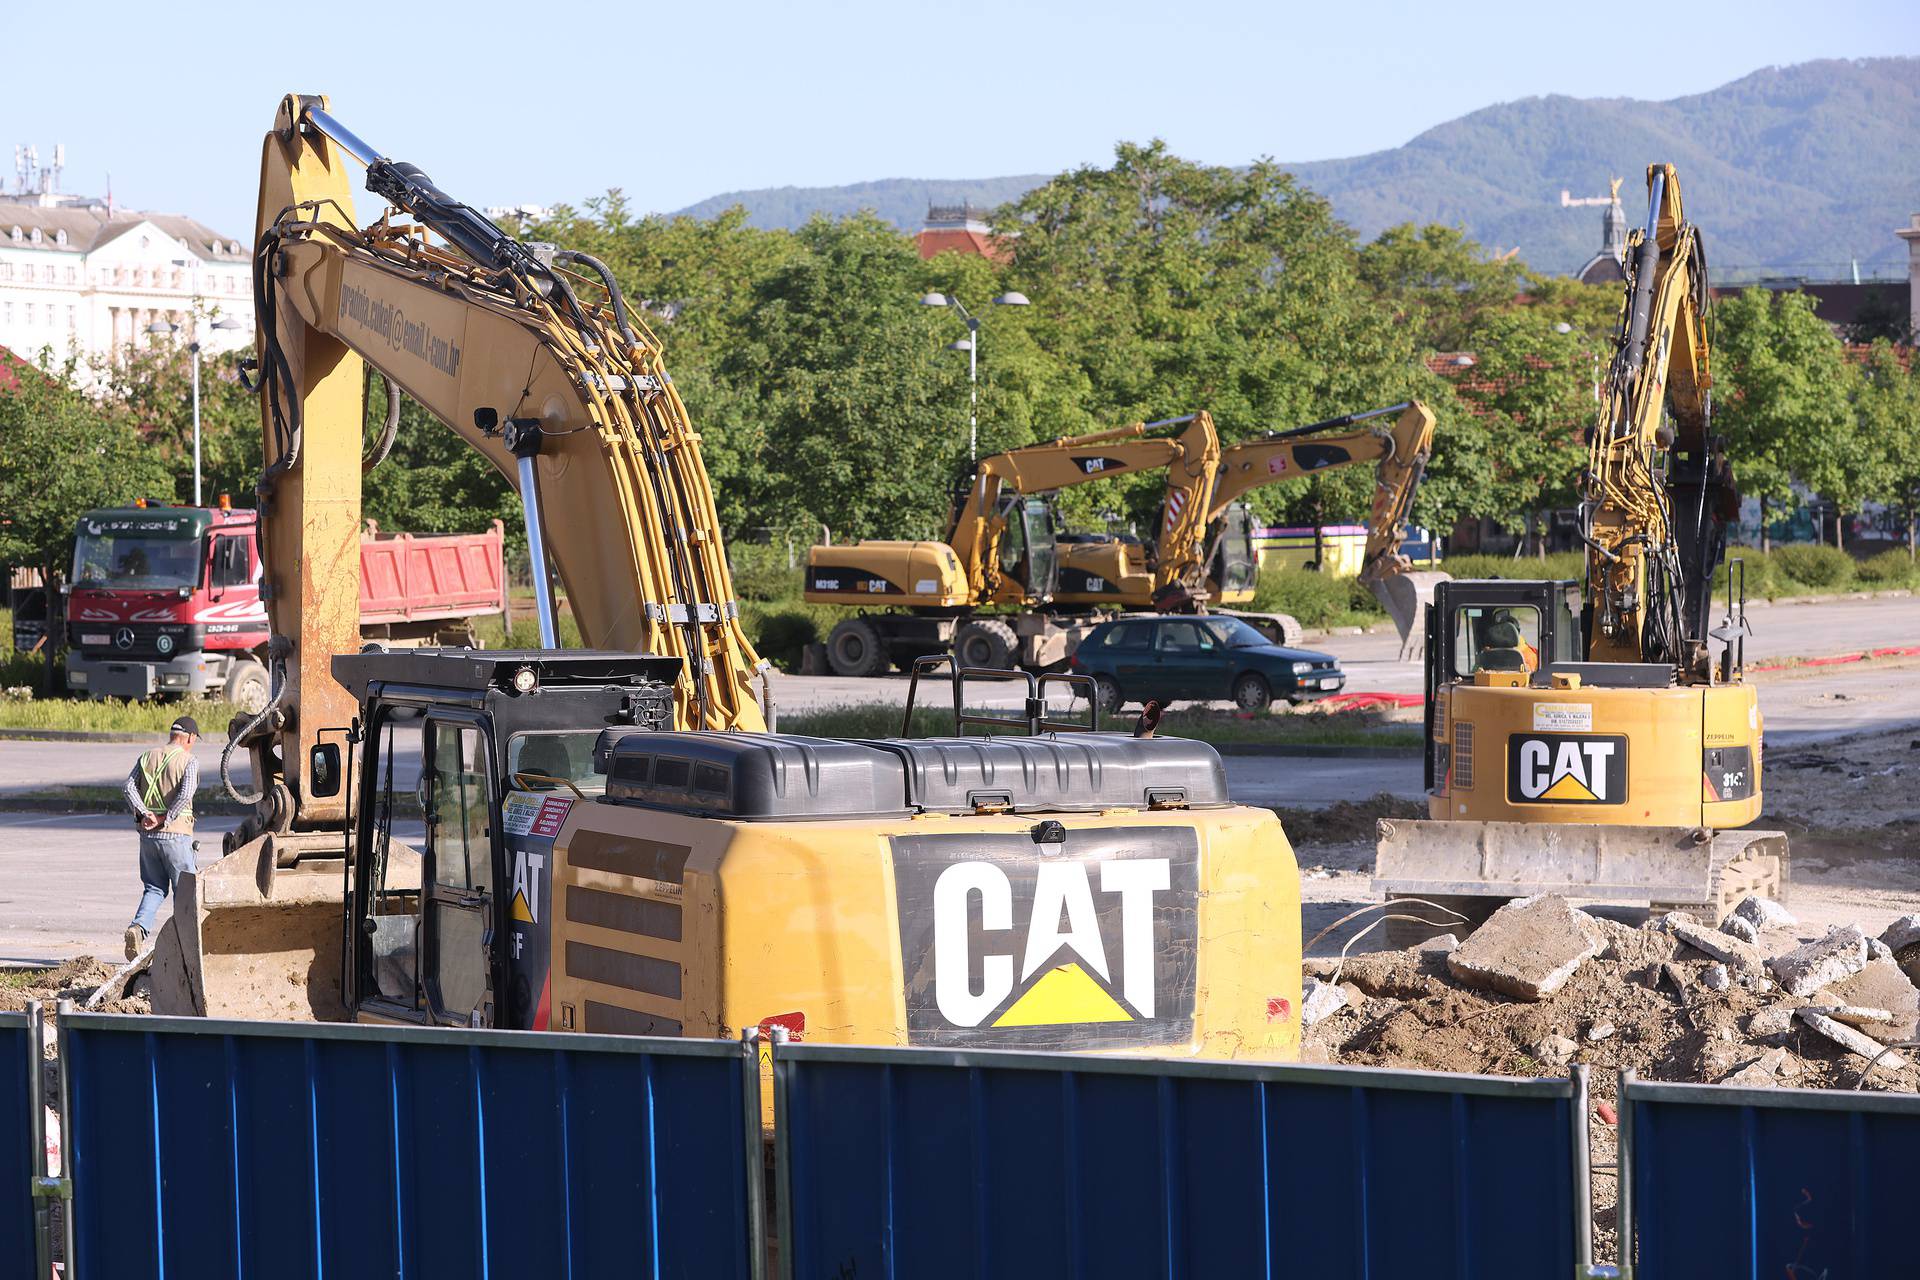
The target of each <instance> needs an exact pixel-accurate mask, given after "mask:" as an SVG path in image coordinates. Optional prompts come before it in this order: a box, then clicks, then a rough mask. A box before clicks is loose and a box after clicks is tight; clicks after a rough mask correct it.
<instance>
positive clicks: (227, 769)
mask: <svg viewBox="0 0 1920 1280" xmlns="http://www.w3.org/2000/svg"><path fill="white" fill-rule="evenodd" d="M271 678H272V681H273V696H272V697H270V698H268V699H267V705H266V706H264V707H262V708H260V710H258V711H256V712H255V713H254V715H253V718H252V719H250V720H248V721H247V722H246V724H244V725H242V726H241V728H240V732H238V733H229V734H228V735H227V745H226V746H224V747H222V748H221V749H220V785H221V786H223V787H225V788H226V791H227V795H228V796H229V797H230V798H232V799H233V800H235V801H238V802H239V803H240V804H259V803H260V801H262V800H263V799H265V798H266V795H267V790H266V788H265V787H261V788H260V790H259V791H256V792H255V793H254V794H252V795H250V796H246V795H241V794H240V788H239V787H238V786H236V785H235V784H234V781H233V751H234V748H235V747H237V746H239V745H240V743H241V741H242V740H244V739H248V738H251V737H253V735H254V734H255V733H256V732H258V731H259V728H260V726H261V725H263V724H265V723H266V722H267V718H268V717H269V716H271V715H272V714H273V713H274V710H275V708H277V707H278V706H279V705H280V701H281V699H283V698H285V697H286V696H287V662H286V659H285V658H275V659H274V660H273V668H272V677H271ZM254 781H255V782H256V783H257V782H258V781H259V779H257V778H256V779H254Z"/></svg>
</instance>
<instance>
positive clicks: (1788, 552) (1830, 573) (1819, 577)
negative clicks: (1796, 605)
mask: <svg viewBox="0 0 1920 1280" xmlns="http://www.w3.org/2000/svg"><path fill="white" fill-rule="evenodd" d="M1771 567H1772V568H1773V569H1775V570H1777V571H1778V574H1779V576H1780V577H1782V578H1784V579H1786V580H1787V581H1788V582H1793V583H1798V584H1799V585H1801V586H1803V587H1812V588H1813V589H1814V590H1815V591H1832V590H1835V589H1836V588H1839V587H1844V586H1846V585H1847V583H1849V582H1851V581H1853V575H1854V567H1853V557H1852V556H1850V555H1848V554H1847V553H1846V552H1844V551H1842V550H1841V549H1840V548H1839V547H1822V546H1814V545H1811V544H1808V543H1793V544H1790V545H1788V546H1784V547H1775V548H1774V551H1773V565H1772V566H1771Z"/></svg>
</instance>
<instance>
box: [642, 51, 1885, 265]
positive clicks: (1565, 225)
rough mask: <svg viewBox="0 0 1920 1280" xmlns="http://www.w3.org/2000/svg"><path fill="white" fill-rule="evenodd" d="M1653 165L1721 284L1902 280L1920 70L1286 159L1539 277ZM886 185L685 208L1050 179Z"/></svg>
mask: <svg viewBox="0 0 1920 1280" xmlns="http://www.w3.org/2000/svg"><path fill="white" fill-rule="evenodd" d="M1650 161H1664V162H1667V163H1671V164H1673V165H1675V166H1676V167H1677V168H1678V170H1679V172H1680V177H1681V183H1682V187H1683V190H1684V192H1685V194H1686V201H1687V209H1688V214H1689V216H1690V217H1692V218H1693V219H1694V220H1695V221H1697V222H1698V223H1699V224H1700V225H1701V227H1702V228H1704V229H1705V231H1706V240H1707V244H1708V248H1709V250H1710V253H1711V255H1712V262H1713V263H1715V264H1717V265H1718V266H1720V267H1722V268H1724V269H1725V270H1724V272H1723V273H1724V274H1728V275H1734V274H1757V273H1760V272H1763V271H1766V272H1771V273H1775V274H1798V275H1808V276H1817V275H1822V274H1825V275H1834V274H1839V273H1844V272H1845V271H1847V270H1848V269H1849V268H1850V265H1851V264H1852V263H1854V262H1857V263H1858V264H1859V267H1860V269H1861V270H1862V271H1863V272H1878V273H1880V274H1893V273H1903V269H1904V267H1905V265H1906V247H1905V245H1904V244H1902V243H1901V242H1900V241H1899V240H1898V239H1896V238H1895V236H1894V234H1893V232H1894V229H1895V228H1897V227H1902V226H1905V225H1907V223H1908V219H1909V216H1910V215H1911V214H1913V213H1915V212H1920V58H1912V57H1890V58H1856V59H1826V60H1821V61H1816V62H1804V63H1797V64H1793V65H1790V66H1785V67H1763V68H1761V69H1759V70H1757V71H1753V72H1751V73H1749V74H1747V75H1745V76H1742V77H1740V78H1739V79H1736V80H1732V81H1729V82H1728V83H1726V84H1723V85H1720V86H1718V87H1716V88H1713V89H1709V90H1706V91H1705V92H1703V93H1696V94H1687V95H1682V96H1680V97H1676V98H1670V99H1664V100H1659V101H1653V100H1646V99H1636V98H1576V97H1572V96H1570V95H1565V94H1546V95H1539V96H1535V97H1528V98H1521V99H1516V100H1514V101H1511V102H1503V103H1496V104H1493V105H1491V106H1486V107H1482V108H1479V109H1478V110H1476V111H1471V112H1468V113H1467V114H1466V115H1463V116H1459V117H1456V118H1455V119H1453V120H1449V121H1445V122H1443V123H1441V124H1438V125H1435V126H1433V127H1432V128H1429V129H1425V130H1423V131H1421V132H1420V133H1419V134H1416V135H1415V136H1414V137H1413V138H1411V139H1409V140H1408V141H1407V142H1406V143H1405V144H1403V145H1401V146H1398V147H1391V148H1387V149H1385V150H1381V151H1375V152H1369V153H1367V154H1365V155H1359V156H1350V157H1345V158H1341V159H1333V160H1316V161H1306V162H1302V163H1296V164H1284V165H1283V166H1282V167H1284V168H1286V169H1288V170H1289V171H1291V172H1292V173H1293V174H1295V175H1296V176H1297V177H1298V178H1299V179H1300V181H1301V182H1302V183H1303V184H1304V185H1306V186H1307V187H1309V188H1311V189H1312V190H1314V191H1316V192H1318V193H1319V194H1321V195H1323V196H1325V197H1326V198H1327V199H1328V200H1330V201H1331V202H1332V204H1333V207H1334V210H1335V212H1336V213H1337V214H1338V215H1339V216H1340V217H1341V218H1342V220H1344V221H1346V222H1347V223H1349V224H1350V225H1352V226H1353V227H1354V228H1355V230H1356V231H1357V232H1359V234H1360V235H1361V236H1362V238H1367V239H1370V238H1371V237H1373V236H1375V235H1377V234H1379V232H1380V231H1381V230H1382V229H1384V228H1385V227H1388V226H1391V225H1393V224H1395V223H1398V222H1409V221H1411V222H1417V223H1427V222H1440V223H1447V224H1457V225H1460V226H1462V227H1464V228H1465V229H1466V231H1467V233H1468V234H1469V235H1471V236H1473V238H1474V239H1476V240H1478V241H1479V242H1480V243H1481V244H1483V245H1485V246H1487V247H1488V248H1489V249H1492V250H1495V251H1502V252H1503V251H1505V250H1507V249H1510V248H1513V247H1515V246H1518V248H1519V250H1520V256H1521V258H1522V259H1524V260H1525V261H1526V262H1527V263H1528V264H1529V265H1531V266H1533V267H1535V268H1536V269H1539V270H1544V271H1555V272H1567V271H1572V270H1574V269H1576V268H1577V267H1578V266H1579V265H1580V264H1581V263H1583V262H1585V261H1586V260H1587V259H1588V258H1589V257H1591V256H1592V255H1593V253H1594V252H1595V251H1596V250H1597V249H1598V248H1599V244H1600V220H1601V210H1600V209H1599V208H1596V207H1575V208H1562V207H1561V206H1560V204H1559V195H1560V192H1561V191H1562V190H1563V189H1564V190H1568V191H1570V192H1571V193H1572V194H1573V195H1575V196H1593V195H1600V194H1604V193H1605V190H1606V182H1607V179H1608V178H1610V177H1624V178H1625V179H1626V181H1625V182H1624V183H1623V185H1622V187H1621V197H1622V201H1623V203H1624V204H1625V206H1626V210H1627V219H1628V222H1629V224H1633V223H1637V222H1638V221H1640V213H1641V210H1642V208H1643V206H1644V199H1645V198H1644V195H1643V194H1642V193H1643V192H1644V187H1643V185H1642V175H1643V173H1644V166H1645V165H1646V164H1647V163H1648V162H1650ZM1048 177H1049V175H1043V174H1025V175H1015V176H1011V177H998V178H981V179H925V178H892V179H880V180H876V181H872V182H864V183H854V184H850V185H846V186H837V187H781V188H765V189H759V190H743V191H732V192H726V193H723V194H721V195H717V196H713V197H710V198H709V199H706V200H703V201H700V202H699V203H698V204H694V205H690V206H688V207H687V208H685V209H682V210H679V211H678V213H680V214H685V215H688V216H692V217H711V216H713V215H715V214H717V213H719V212H721V211H722V210H724V209H726V208H729V207H731V206H732V205H735V204H739V205H743V206H744V207H745V208H746V209H747V211H748V215H749V219H750V220H751V221H752V222H754V223H755V225H759V226H765V227H796V226H799V225H800V224H801V223H803V222H805V221H806V219H807V218H809V217H811V216H813V215H814V214H816V213H825V214H828V215H830V216H844V215H846V214H850V213H853V212H855V211H857V210H859V209H863V208H865V209H872V210H873V211H874V212H875V213H877V214H878V215H879V216H880V217H882V218H885V219H887V220H888V221H891V222H893V223H894V224H895V225H897V226H900V227H903V228H905V229H908V230H913V229H917V228H918V227H919V225H920V223H921V220H922V218H923V216H924V215H925V212H926V206H927V205H928V204H929V203H940V204H957V203H960V202H961V201H963V200H971V201H973V202H974V203H975V204H981V205H986V206H989V207H992V206H997V205H999V204H1002V203H1005V202H1007V201H1010V200H1014V199H1018V198H1019V196H1020V195H1022V194H1024V193H1025V192H1026V191H1028V190H1030V189H1032V188H1033V187H1035V186H1038V185H1040V184H1041V183H1043V182H1045V181H1047V180H1048Z"/></svg>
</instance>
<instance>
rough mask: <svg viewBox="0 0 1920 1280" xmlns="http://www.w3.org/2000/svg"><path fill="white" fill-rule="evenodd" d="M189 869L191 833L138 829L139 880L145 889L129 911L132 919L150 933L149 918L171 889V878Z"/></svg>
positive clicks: (191, 851) (191, 849)
mask: <svg viewBox="0 0 1920 1280" xmlns="http://www.w3.org/2000/svg"><path fill="white" fill-rule="evenodd" d="M193 869H194V863H193V837H192V836H190V835H181V834H177V833H175V832H171V831H142V832H141V833H140V883H141V884H143V885H145V886H146V890H145V891H144V892H143V893H141V895H140V909H139V910H138V911H135V912H134V913H133V922H134V923H135V924H137V925H139V926H140V927H141V928H142V929H144V930H146V931H147V932H148V933H152V932H153V917H154V915H155V913H156V912H158V911H159V910H160V904H161V903H162V902H164V901H166V897H167V894H168V893H169V892H171V891H172V889H173V878H174V877H175V876H177V875H179V874H180V873H181V872H182V871H192V870H193Z"/></svg>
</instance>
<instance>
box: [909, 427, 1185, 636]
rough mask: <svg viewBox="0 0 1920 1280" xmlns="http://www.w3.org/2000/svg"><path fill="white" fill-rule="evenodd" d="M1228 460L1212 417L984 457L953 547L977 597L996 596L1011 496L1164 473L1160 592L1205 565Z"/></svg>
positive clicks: (955, 526) (956, 522)
mask: <svg viewBox="0 0 1920 1280" xmlns="http://www.w3.org/2000/svg"><path fill="white" fill-rule="evenodd" d="M1177 424H1180V425H1184V430H1182V431H1181V432H1180V433H1179V434H1178V435H1173V436H1149V435H1147V434H1146V433H1147V432H1148V431H1151V430H1153V429H1154V428H1156V427H1163V426H1173V425H1177ZM1219 460H1220V437H1219V435H1218V433H1217V432H1216V431H1215V430H1214V425H1213V416H1212V415H1211V414H1209V413H1207V412H1205V411H1204V410H1203V411H1201V412H1199V413H1195V414H1190V415H1188V416H1186V417H1182V418H1168V419H1163V420H1162V421H1159V422H1137V423H1134V424H1133V425H1132V426H1127V427H1116V428H1114V429H1112V430H1109V431H1095V432H1091V433H1089V434H1087V435H1081V436H1063V437H1061V438H1060V439H1057V440H1049V441H1046V442H1044V443H1041V444H1031V445H1026V446H1024V447H1022V448H1018V449H1009V450H1007V451H1006V452H1004V453H996V454H993V455H991V456H989V457H986V458H982V459H981V460H980V464H979V466H978V467H977V468H976V470H975V473H974V479H973V483H972V485H971V486H970V487H969V488H968V491H967V497H966V499H965V500H964V501H963V502H962V503H961V505H960V507H959V509H958V510H957V511H956V513H955V514H954V518H953V521H952V525H951V532H950V534H949V536H948V539H947V542H948V545H949V546H951V547H952V548H953V550H954V553H955V554H956V555H958V556H959V557H960V563H961V564H962V565H965V566H968V568H969V575H970V576H971V577H972V578H973V581H974V588H975V598H976V599H978V600H986V599H990V598H991V597H992V596H993V583H992V581H991V578H992V576H993V572H992V571H993V567H994V565H995V564H996V554H995V553H996V549H997V546H998V541H999V537H1000V534H1001V533H1002V532H1003V531H1004V529H1005V517H1004V515H1003V513H1002V512H1001V503H1000V498H1001V495H1002V494H1003V493H1007V492H1011V493H1020V494H1032V493H1047V492H1050V491H1052V490H1055V489H1064V488H1068V487H1070V486H1072V485H1077V484H1087V483H1089V482H1091V481H1094V480H1103V479H1106V478H1108V477H1110V476H1122V475H1128V474H1131V473H1132V472H1136V471H1151V470H1155V469H1157V468H1162V467H1164V468H1165V469H1166V472H1167V497H1166V507H1165V512H1164V514H1163V516H1162V527H1161V533H1160V538H1159V547H1160V560H1159V563H1158V564H1157V565H1156V566H1155V570H1154V574H1155V585H1156V586H1161V585H1164V584H1165V582H1167V581H1174V580H1177V579H1179V578H1180V577H1182V576H1189V575H1191V574H1192V573H1193V572H1194V571H1196V570H1197V569H1198V568H1199V567H1200V566H1201V564H1202V553H1203V551H1204V543H1205V536H1206V510H1207V505H1208V503H1207V495H1208V492H1209V490H1210V489H1211V488H1212V485H1213V477H1214V472H1215V468H1216V466H1217V465H1218V463H1219Z"/></svg>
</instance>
